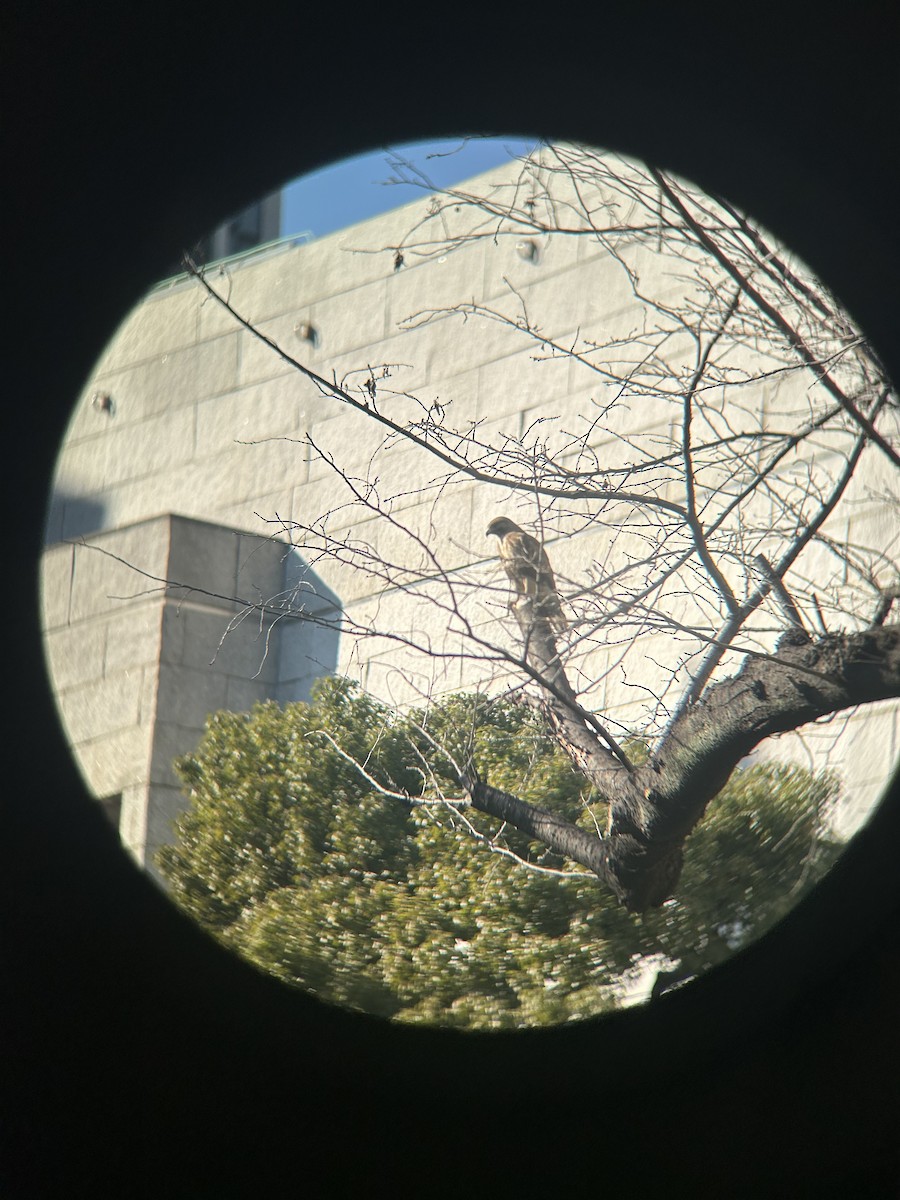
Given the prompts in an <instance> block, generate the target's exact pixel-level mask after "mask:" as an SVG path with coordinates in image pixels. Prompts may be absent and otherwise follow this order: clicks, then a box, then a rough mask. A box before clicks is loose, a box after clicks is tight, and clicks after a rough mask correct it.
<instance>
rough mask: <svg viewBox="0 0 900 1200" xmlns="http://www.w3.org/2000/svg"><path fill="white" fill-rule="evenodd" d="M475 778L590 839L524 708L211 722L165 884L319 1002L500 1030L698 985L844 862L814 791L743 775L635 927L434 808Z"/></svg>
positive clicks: (827, 793) (311, 707)
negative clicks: (630, 979) (637, 984)
mask: <svg viewBox="0 0 900 1200" xmlns="http://www.w3.org/2000/svg"><path fill="white" fill-rule="evenodd" d="M351 760H355V762H354V761H351ZM470 760H471V761H474V762H475V763H477V765H478V769H479V771H480V772H481V774H482V776H487V777H488V778H489V779H490V782H491V783H493V784H494V785H495V786H497V787H501V788H504V789H507V790H509V791H512V792H514V793H516V794H517V795H519V796H521V797H522V798H523V799H526V800H531V801H533V802H536V803H540V804H542V805H543V806H545V807H548V808H552V809H554V810H555V811H559V812H560V813H563V814H564V815H566V816H567V817H568V818H569V819H570V820H577V821H579V822H580V823H582V824H585V825H586V827H587V828H591V829H594V828H598V829H603V828H604V826H605V821H606V813H605V810H604V808H603V806H602V805H600V804H597V803H595V802H594V798H593V797H592V796H591V795H589V794H586V793H585V789H584V780H583V779H582V777H581V776H579V775H578V774H577V773H576V772H575V771H574V770H573V769H572V767H571V765H570V763H569V761H568V759H567V758H566V757H565V755H563V753H562V752H561V751H560V750H559V749H558V747H557V746H556V745H555V743H553V742H552V741H551V740H550V739H549V738H548V737H547V736H546V734H545V733H544V732H543V730H542V728H541V726H540V724H539V722H538V721H537V719H536V718H535V716H534V715H533V714H532V713H531V712H530V711H529V710H527V709H526V708H524V707H522V706H519V705H516V704H513V703H512V702H510V701H509V700H493V701H488V700H486V699H485V698H484V697H481V696H455V697H451V698H450V699H449V700H447V701H446V702H445V703H444V704H442V705H441V706H440V707H435V708H432V709H431V710H429V711H428V712H427V713H418V714H415V713H414V714H412V715H410V716H406V717H403V716H400V715H398V714H396V713H393V712H391V711H390V710H389V709H387V708H385V707H383V706H382V705H380V704H378V703H377V702H375V701H374V700H372V699H371V698H369V697H367V696H365V695H362V694H360V693H359V692H358V690H357V689H355V688H354V687H353V686H352V685H351V684H349V683H348V682H346V681H343V680H337V679H325V680H322V681H320V682H319V684H317V686H316V688H315V689H314V692H313V696H312V699H311V700H310V702H309V703H308V704H301V703H297V704H290V705H288V706H286V707H285V708H281V707H279V706H278V705H276V704H274V703H266V704H262V705H258V706H257V707H256V708H255V709H254V710H253V711H252V712H251V713H249V714H234V713H217V714H215V715H214V716H212V717H211V718H210V719H209V721H208V723H207V729H206V732H205V734H204V737H203V740H202V742H201V744H200V746H199V747H198V749H197V751H196V752H195V753H194V754H192V755H188V756H186V757H185V758H183V759H181V760H180V761H179V763H178V769H179V772H180V775H181V777H182V779H183V780H184V783H185V785H186V789H187V792H188V796H189V800H190V805H189V808H188V809H187V811H186V812H185V813H184V815H183V816H182V817H181V818H180V819H179V821H178V823H177V834H178V842H177V844H176V845H174V846H168V847H165V848H164V849H163V850H161V851H160V854H159V863H160V868H161V870H162V872H163V874H164V876H165V878H166V880H167V881H168V883H169V886H170V888H171V892H172V895H173V896H174V898H175V900H176V901H177V902H178V903H179V904H180V905H181V906H182V907H183V908H184V909H185V910H186V911H187V912H188V913H190V914H191V916H193V917H194V918H195V919H196V920H197V921H198V922H199V923H200V924H201V925H202V926H203V927H205V928H206V929H208V930H210V931H211V932H212V933H213V934H214V935H215V936H217V937H218V938H220V940H222V941H223V942H224V943H225V944H226V945H228V946H230V947H232V948H233V949H234V950H236V951H237V952H238V953H240V954H242V955H244V956H245V957H246V958H248V959H249V960H251V961H252V962H254V963H256V964H258V965H259V966H260V967H262V968H264V969H265V970H267V971H270V972H272V973H273V974H275V975H276V976H278V977H279V978H281V979H283V980H285V981H287V982H289V983H292V984H296V985H299V986H302V987H304V988H306V989H307V990H309V991H310V992H313V993H314V994H316V995H318V996H320V997H321V998H322V999H324V1000H327V1001H330V1002H333V1003H339V1004H344V1005H348V1006H351V1007H355V1008H358V1009H362V1010H364V1011H366V1012H370V1013H374V1014H377V1015H380V1016H384V1017H391V1018H395V1019H399V1020H404V1021H427V1022H431V1023H440V1024H445V1025H455V1026H458V1027H461V1028H467V1029H475V1028H481V1029H500V1028H516V1027H520V1026H522V1025H541V1024H549V1023H555V1022H561V1021H566V1020H570V1019H573V1018H577V1017H584V1016H587V1015H590V1014H594V1013H598V1012H603V1011H606V1010H608V1009H609V1008H611V1007H613V1006H614V1005H615V1004H616V1001H617V995H618V994H619V993H620V991H621V977H622V975H623V973H624V972H626V971H628V970H629V968H631V967H633V966H634V965H635V964H636V963H639V962H640V960H641V959H644V958H646V957H647V956H649V955H654V954H662V955H665V956H667V957H668V958H669V959H671V960H677V961H678V962H679V963H680V964H681V968H682V969H683V971H684V972H686V973H690V974H696V973H699V972H701V971H703V970H705V969H707V968H708V967H709V966H711V965H713V964H714V963H715V962H717V961H719V960H720V959H721V958H722V957H724V956H725V955H727V954H728V953H730V952H731V949H732V948H733V947H735V946H737V945H740V944H744V943H746V942H747V941H749V940H752V939H753V938H755V937H756V936H758V935H759V934H760V933H761V932H763V931H764V930H765V929H766V928H768V927H769V926H770V925H772V924H773V923H774V922H775V921H777V920H778V919H779V918H780V917H781V916H782V915H783V914H784V913H785V912H786V911H787V909H788V908H789V907H790V906H791V905H792V904H793V903H795V902H796V900H797V899H798V898H799V896H800V895H802V894H803V892H804V891H806V890H807V889H808V888H809V887H810V886H811V885H812V884H813V883H814V882H815V881H816V880H817V879H818V878H820V877H821V875H822V874H823V873H824V871H825V870H826V869H827V867H828V865H830V863H831V861H833V859H834V857H835V856H836V854H837V852H838V847H837V846H835V845H833V844H830V843H828V842H827V840H826V839H824V837H823V835H822V813H823V810H824V808H825V806H826V805H827V804H828V803H829V802H830V801H831V800H832V799H833V796H834V790H835V787H834V783H833V782H832V781H831V780H830V779H829V778H827V777H816V776H812V775H810V774H809V773H808V772H804V771H800V770H798V769H796V768H787V767H777V766H763V767H752V768H748V769H745V770H739V771H737V772H736V773H735V775H734V776H733V777H732V779H731V781H730V782H729V784H728V786H727V787H726V788H725V790H724V791H723V792H722V793H721V794H720V796H719V797H718V798H717V799H716V800H715V801H714V802H713V804H712V805H711V806H710V809H709V812H708V814H707V817H706V819H705V820H704V821H703V823H702V824H701V825H700V826H699V828H698V829H697V830H696V831H695V833H694V834H693V835H692V837H691V839H690V842H689V844H688V853H687V863H686V866H685V871H684V875H683V879H682V882H681V884H680V886H679V892H678V897H677V899H676V900H672V901H669V902H668V903H667V904H666V905H665V906H664V907H663V908H662V909H660V910H658V911H656V912H653V913H651V914H648V915H644V916H643V917H635V916H633V915H630V914H628V913H626V912H624V911H623V910H622V909H620V908H618V906H617V905H616V904H615V902H614V901H613V900H612V898H611V896H610V895H609V894H608V892H607V891H606V890H605V889H604V888H603V887H602V885H601V884H600V883H599V881H597V880H596V879H594V877H593V876H586V875H585V873H584V872H583V871H582V870H581V869H580V868H577V867H576V866H575V865H574V864H571V863H567V862H565V861H563V860H561V859H559V858H558V857H556V856H554V855H553V854H551V853H550V852H549V851H547V849H546V847H543V846H540V845H537V844H534V843H529V842H528V839H527V838H526V837H525V836H524V835H522V834H520V833H518V832H517V831H515V830H512V831H510V830H501V829H499V828H498V823H497V822H496V821H494V820H492V819H491V818H488V817H486V816H484V815H483V814H481V813H476V812H473V811H472V810H471V809H463V808H459V807H458V806H454V805H453V804H452V803H448V802H447V801H448V800H449V801H451V802H452V801H453V800H454V799H459V798H460V789H459V785H458V783H457V772H456V766H454V763H455V764H457V765H458V766H459V767H461V768H463V769H465V767H466V764H467V763H468V762H469V761H470ZM357 764H359V765H357ZM367 776H368V778H367ZM385 791H388V792H391V793H393V795H390V796H389V795H385V794H384V792H385ZM404 797H407V798H408V800H404ZM413 800H427V801H430V803H428V804H420V805H416V804H414V803H413V802H412V801H413ZM513 854H514V855H518V856H519V857H520V858H523V859H527V860H528V861H529V862H530V863H531V864H532V868H542V869H530V868H529V867H526V866H523V865H522V863H521V862H519V861H517V860H516V859H515V858H513V857H511V855H513Z"/></svg>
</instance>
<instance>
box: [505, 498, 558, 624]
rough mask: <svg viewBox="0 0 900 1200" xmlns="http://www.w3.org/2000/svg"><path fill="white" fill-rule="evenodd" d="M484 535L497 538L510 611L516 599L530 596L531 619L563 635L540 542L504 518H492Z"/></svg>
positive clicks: (548, 565)
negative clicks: (510, 588) (507, 582)
mask: <svg viewBox="0 0 900 1200" xmlns="http://www.w3.org/2000/svg"><path fill="white" fill-rule="evenodd" d="M486 536H487V537H498V538H499V539H500V562H501V563H502V564H503V569H504V571H506V574H507V575H508V576H509V580H510V582H511V583H512V585H513V589H514V594H513V596H511V597H510V604H509V606H510V609H511V610H512V608H513V607H514V605H515V602H516V599H517V598H518V597H519V596H531V597H533V604H534V615H535V617H537V618H542V619H543V620H545V621H546V622H547V624H548V625H549V626H550V628H551V630H552V631H553V632H554V633H556V634H560V633H565V631H566V628H567V626H566V618H565V617H564V616H563V611H562V606H561V605H560V602H559V593H558V592H557V590H556V580H555V579H554V578H553V568H552V567H551V566H550V560H549V559H548V558H547V555H546V554H545V553H544V549H543V547H542V546H541V544H540V542H539V541H538V540H537V539H536V538H533V537H532V536H531V534H530V533H526V532H525V531H524V529H520V528H519V526H518V525H516V524H515V523H514V522H513V521H510V520H509V519H508V518H507V517H494V519H493V521H491V523H490V525H488V527H487V535H486Z"/></svg>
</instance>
